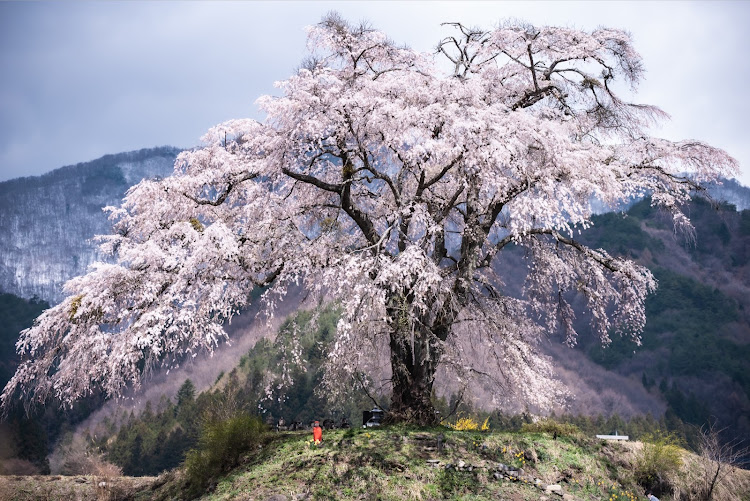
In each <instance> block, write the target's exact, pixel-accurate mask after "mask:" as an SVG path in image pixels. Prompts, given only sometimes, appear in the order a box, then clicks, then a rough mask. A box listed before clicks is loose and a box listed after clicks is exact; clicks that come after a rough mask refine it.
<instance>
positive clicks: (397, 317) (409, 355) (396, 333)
mask: <svg viewBox="0 0 750 501" xmlns="http://www.w3.org/2000/svg"><path fill="white" fill-rule="evenodd" d="M392 304H393V303H392ZM388 313H389V316H390V318H391V321H392V322H391V326H392V330H391V333H390V349H391V371H392V375H391V383H392V387H393V393H392V395H391V407H390V410H389V412H388V414H387V416H386V421H387V422H391V423H394V422H408V423H414V424H419V425H433V424H437V423H438V422H440V416H439V415H438V414H437V413H436V412H435V406H434V405H433V403H432V387H433V383H434V381H435V372H436V370H437V367H438V364H439V363H440V357H441V356H442V354H443V351H442V344H441V341H444V340H445V338H446V336H447V332H448V328H447V327H446V326H445V325H443V322H441V321H440V320H435V321H433V322H432V323H433V325H432V326H429V325H426V324H429V323H430V322H426V321H425V319H418V320H414V319H411V321H408V320H407V319H408V316H407V315H405V314H404V311H403V309H401V308H398V307H394V308H389V312H388ZM435 324H437V325H435Z"/></svg>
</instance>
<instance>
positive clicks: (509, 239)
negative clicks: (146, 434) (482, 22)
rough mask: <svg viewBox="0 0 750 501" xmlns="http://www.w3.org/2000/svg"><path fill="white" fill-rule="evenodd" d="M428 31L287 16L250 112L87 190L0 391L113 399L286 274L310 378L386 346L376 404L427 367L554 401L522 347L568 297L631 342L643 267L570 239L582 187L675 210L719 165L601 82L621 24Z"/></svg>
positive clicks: (584, 207) (538, 360) (609, 70)
mask: <svg viewBox="0 0 750 501" xmlns="http://www.w3.org/2000/svg"><path fill="white" fill-rule="evenodd" d="M446 29H450V33H452V35H450V36H448V37H447V38H445V39H443V40H441V41H440V42H439V43H438V45H437V48H436V51H435V52H434V53H432V54H428V53H420V52H416V51H414V50H411V49H409V48H405V47H400V46H398V45H396V44H395V43H393V42H392V41H391V40H389V39H388V38H387V37H386V35H385V34H384V33H382V32H380V31H377V30H374V29H371V28H370V27H369V26H367V25H364V24H363V25H357V26H355V25H351V24H349V23H347V22H346V21H344V20H342V19H341V18H340V17H339V16H338V15H336V14H329V15H328V16H326V17H325V18H324V19H323V20H322V22H321V23H320V24H318V25H316V26H313V27H310V28H309V30H308V35H309V36H308V40H309V50H310V56H309V58H308V59H306V61H305V62H304V63H303V64H302V65H301V67H300V69H299V70H298V71H296V72H295V73H294V74H293V75H292V76H291V77H290V78H289V79H288V80H285V81H283V82H280V83H278V84H277V85H278V88H279V89H280V92H279V94H280V95H279V96H277V97H271V96H265V97H262V98H260V99H259V100H258V103H259V105H260V107H261V108H262V110H263V111H264V112H265V113H266V119H265V120H264V121H263V122H257V121H254V120H250V119H241V120H232V121H229V122H226V123H224V124H221V125H218V126H216V127H215V128H213V129H211V130H210V131H209V132H208V133H207V134H206V135H205V136H204V137H203V142H204V146H203V147H201V148H200V149H195V150H192V151H186V152H184V153H182V154H181V155H180V156H179V158H178V159H177V162H176V164H175V170H174V174H173V175H172V176H170V177H168V178H166V179H162V180H146V181H143V182H141V183H140V184H138V185H137V186H135V187H134V188H132V189H131V190H130V191H129V192H128V194H127V196H126V198H125V199H124V201H123V203H122V205H121V207H119V208H116V209H110V210H111V218H112V220H113V224H114V232H113V234H112V235H109V236H104V237H101V239H102V242H101V245H102V249H103V250H104V251H105V252H107V253H109V254H111V256H112V259H111V260H110V261H109V262H108V263H99V264H96V265H95V266H94V267H93V268H92V269H91V270H90V272H89V273H88V274H87V275H84V276H81V277H78V278H75V279H72V280H71V281H69V282H68V283H67V284H66V285H65V290H66V293H67V294H68V296H67V298H66V299H65V300H64V301H63V302H62V303H60V304H59V305H57V306H55V307H53V308H51V309H49V310H47V311H46V312H44V313H43V314H42V315H41V316H40V317H39V318H38V319H37V321H36V323H35V324H34V326H33V327H32V328H30V329H28V330H26V331H24V332H23V333H22V336H21V338H20V340H19V342H18V351H19V353H20V354H21V355H22V357H23V362H22V363H21V365H20V366H19V368H18V370H17V372H16V374H15V376H14V377H13V378H12V380H11V381H10V382H9V383H8V385H7V386H6V388H5V391H4V393H3V395H2V403H3V405H4V406H5V407H6V408H7V406H9V405H10V403H11V402H13V401H16V400H17V399H19V398H20V399H22V400H23V401H26V402H45V401H47V400H48V399H57V400H61V401H62V402H65V403H72V402H73V401H75V400H76V399H79V398H81V397H83V396H85V395H87V394H88V393H90V392H91V391H93V390H94V389H101V390H103V391H104V392H105V393H106V394H107V395H111V396H113V395H119V394H121V393H122V392H123V390H124V389H125V388H127V387H129V386H131V385H136V386H137V385H138V384H139V381H141V378H142V377H143V374H144V372H146V371H148V370H149V369H151V368H153V367H156V366H162V365H167V366H169V365H172V364H175V363H178V362H179V361H180V360H182V359H184V357H188V356H190V355H194V354H196V353H198V352H199V351H202V350H209V351H210V350H213V349H214V348H215V347H216V345H217V344H218V343H219V342H221V341H222V339H223V338H225V337H226V334H225V332H224V330H223V327H222V325H223V323H225V322H226V321H228V320H229V319H231V317H232V315H234V314H236V313H237V312H238V311H239V310H241V309H242V308H243V307H245V306H247V304H248V301H249V298H250V295H251V292H252V291H253V290H256V289H257V288H259V287H262V288H263V290H264V291H265V292H264V293H263V296H262V298H261V301H263V302H264V306H265V309H264V311H265V312H267V313H268V314H273V311H274V308H275V307H276V306H277V304H278V301H279V300H281V299H283V297H284V295H285V294H287V292H288V291H289V289H290V288H291V287H300V286H301V287H303V288H305V289H307V290H308V291H309V292H311V293H315V294H318V295H319V297H321V298H324V299H325V300H327V301H335V302H337V303H338V304H339V305H340V307H341V309H342V316H341V319H340V321H339V323H338V327H337V332H336V335H335V341H334V343H333V344H332V345H331V347H330V353H329V354H328V372H327V374H328V376H327V379H326V383H327V384H328V385H330V387H331V388H332V390H331V391H333V389H334V388H335V387H336V384H339V385H341V384H348V382H349V381H350V379H349V378H352V377H356V376H358V375H359V374H361V371H362V370H363V368H364V367H366V366H367V363H366V361H367V360H368V359H369V358H370V357H372V356H373V353H376V352H378V350H380V352H381V353H382V352H385V353H387V354H388V355H387V357H388V358H389V362H390V363H389V365H390V367H388V368H387V371H386V372H387V374H386V376H387V381H388V388H389V390H390V394H391V401H390V406H389V416H390V419H392V420H405V421H411V422H417V423H432V422H434V421H435V419H436V418H435V412H434V408H433V404H432V402H431V396H432V395H433V385H434V381H435V376H436V371H437V370H438V367H439V366H440V367H445V370H446V371H448V373H450V374H452V375H453V376H454V377H456V378H458V380H460V381H469V380H470V379H471V378H475V377H476V378H484V379H485V380H486V382H487V384H488V387H489V388H492V391H493V393H494V394H495V395H497V396H498V397H503V396H508V395H511V394H513V393H511V392H514V391H515V392H516V393H515V394H513V395H515V396H516V397H518V398H524V399H525V400H526V401H529V402H530V403H534V404H544V403H546V402H555V401H557V400H559V399H560V397H561V395H563V392H562V390H561V388H560V387H559V386H558V385H556V384H554V382H552V366H551V363H550V361H549V360H548V359H546V358H545V357H543V356H541V355H540V354H539V352H538V348H537V344H538V342H539V340H540V339H541V337H542V336H543V335H544V334H545V333H549V332H553V331H558V330H560V331H562V332H564V335H565V338H566V340H567V343H569V344H571V345H572V344H575V342H576V338H577V335H578V334H577V332H576V330H575V327H574V319H575V313H574V310H573V308H572V306H571V298H574V297H577V298H582V304H584V305H585V309H586V318H590V330H591V331H592V332H593V333H595V335H597V336H599V337H600V338H601V341H602V343H604V344H607V343H608V342H609V339H610V337H609V336H610V335H621V336H628V337H630V338H632V340H633V341H635V342H636V343H638V342H639V340H640V334H641V332H642V329H643V327H644V324H645V322H646V317H645V313H644V300H645V298H646V296H647V295H648V294H649V293H650V292H652V291H653V290H654V289H655V287H656V282H655V280H654V278H653V276H652V275H651V273H650V272H649V271H648V270H647V269H645V268H643V267H641V266H638V265H636V264H635V263H633V262H631V261H629V260H627V259H623V258H619V257H615V256H612V255H610V254H609V253H607V252H606V251H605V250H603V249H593V248H589V247H587V246H585V245H583V244H581V243H580V242H579V241H577V240H576V239H575V238H576V236H577V235H578V233H579V231H580V230H585V229H586V228H587V227H588V226H590V224H591V215H592V209H591V202H592V201H594V200H595V201H597V202H603V203H605V204H607V205H609V206H610V207H613V208H616V207H617V206H618V204H620V203H621V202H623V201H626V200H630V199H632V198H633V197H641V196H645V195H650V196H651V200H652V203H653V204H654V205H657V206H659V207H661V208H663V209H664V210H665V211H668V212H670V213H671V214H672V216H673V218H674V222H675V225H676V226H677V227H681V228H687V229H688V230H689V229H690V228H691V227H690V222H689V221H688V219H687V218H686V217H685V215H684V214H683V213H682V212H681V209H680V207H681V204H683V203H684V202H685V201H687V200H688V199H689V197H690V196H691V194H692V193H694V192H695V191H697V190H700V189H701V185H702V184H703V183H705V182H709V181H716V180H717V179H719V178H720V177H721V176H731V175H732V174H735V173H736V172H737V164H736V161H735V160H734V159H732V158H731V157H730V156H728V155H727V154H726V153H725V152H724V151H722V150H719V149H716V148H713V147H711V146H709V145H707V144H704V143H702V142H699V141H692V140H691V141H677V142H674V141H668V140H664V139H659V138H655V137H651V136H649V134H648V132H647V130H648V128H649V127H650V126H652V125H653V124H655V123H657V122H658V121H660V120H662V119H664V118H666V115H665V113H664V112H662V111H661V110H660V109H658V108H657V107H655V106H650V105H643V104H632V103H630V102H626V100H624V98H623V97H622V91H626V92H629V91H630V90H632V89H635V87H636V85H637V84H638V82H639V80H640V79H641V78H642V76H643V66H642V61H641V58H640V57H639V55H638V53H637V52H636V51H635V50H634V48H633V46H632V43H631V39H630V36H629V35H628V34H627V33H625V32H624V31H621V30H617V29H606V28H600V29H597V30H594V31H591V32H586V31H579V30H575V29H570V28H557V27H534V26H531V25H526V24H519V23H506V24H503V25H500V26H499V27H498V28H496V29H493V30H489V31H486V30H480V29H469V28H467V27H465V26H463V25H461V24H458V23H449V24H447V25H446ZM511 248H515V249H519V248H520V249H522V250H523V256H524V259H525V260H526V263H527V266H528V269H527V270H526V281H525V285H524V288H523V292H522V294H520V295H519V294H516V295H515V296H511V295H508V294H507V293H506V292H505V291H504V288H503V276H504V274H505V273H507V271H508V270H507V269H504V268H503V266H502V265H501V264H500V256H501V255H502V254H503V252H504V251H508V250H509V249H511ZM579 314H580V313H579ZM587 330H588V328H587ZM467 346H471V347H473V349H480V348H481V353H482V354H483V356H484V357H485V358H486V360H487V361H488V362H491V365H492V367H493V369H492V370H485V369H482V370H479V369H478V368H477V367H476V366H475V365H474V364H472V363H471V357H467V356H466V349H467ZM483 367H484V366H483ZM518 392H520V393H521V394H520V395H518Z"/></svg>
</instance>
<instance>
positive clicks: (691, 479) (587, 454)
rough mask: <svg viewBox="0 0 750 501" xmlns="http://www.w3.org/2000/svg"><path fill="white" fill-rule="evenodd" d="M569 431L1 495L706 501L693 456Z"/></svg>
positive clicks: (742, 494) (438, 441) (279, 442)
mask: <svg viewBox="0 0 750 501" xmlns="http://www.w3.org/2000/svg"><path fill="white" fill-rule="evenodd" d="M539 429H543V427H540V428H539ZM560 430H561V433H559V434H558V436H557V437H555V436H554V435H553V434H551V433H549V432H540V431H536V432H534V431H527V432H522V433H505V432H479V431H458V430H453V429H448V428H443V427H440V428H429V429H422V428H412V427H402V426H395V427H383V428H374V429H366V430H365V429H358V428H356V429H350V430H335V431H326V432H324V435H323V443H322V444H321V445H319V446H316V445H313V444H312V443H311V437H312V435H311V433H309V432H284V433H265V434H263V435H262V436H260V437H259V440H258V442H257V443H254V444H253V445H252V446H251V447H250V449H249V450H248V451H246V452H245V453H243V454H241V455H240V456H239V457H238V459H237V465H236V466H235V467H234V468H228V469H227V470H226V471H224V472H222V473H221V474H220V475H218V476H215V477H212V478H211V479H210V480H209V482H208V483H207V485H202V486H201V487H200V488H199V489H196V485H195V484H192V483H191V478H190V476H189V474H188V473H187V471H186V470H185V469H177V470H172V471H170V472H167V473H165V474H162V475H161V476H160V477H158V478H156V479H154V478H146V477H141V478H139V479H130V478H127V477H126V478H94V477H0V497H2V498H3V499H18V500H32V499H52V498H54V497H55V493H58V494H62V493H65V494H66V497H70V498H77V499H82V500H85V499H111V500H114V499H135V500H173V499H192V498H199V499H204V500H251V499H263V500H275V501H282V500H287V501H292V500H303V499H304V500H324V499H332V500H333V499H336V500H339V499H341V500H376V499H378V500H407V499H410V500H411V499H419V500H439V499H455V500H459V499H461V500H484V499H488V500H489V499H503V500H512V501H521V500H543V499H547V500H550V501H551V500H556V499H563V500H608V501H616V500H617V501H632V500H643V499H645V496H643V488H642V487H641V485H642V484H643V479H644V478H646V477H644V475H646V476H647V475H660V478H661V483H660V484H659V485H660V486H661V488H662V489H663V491H662V492H660V493H657V494H660V499H661V500H662V501H665V500H672V499H675V500H676V499H683V500H691V499H700V497H699V496H698V493H699V492H700V489H701V488H702V485H703V477H704V473H705V471H706V470H705V469H704V466H705V463H703V462H702V460H701V459H700V458H699V457H697V456H696V455H694V454H691V453H688V452H687V451H684V450H682V449H679V448H677V447H674V446H673V445H670V444H666V445H665V443H664V442H662V443H661V445H658V444H657V445H653V444H642V443H640V442H624V443H620V442H605V441H601V440H597V439H595V438H592V437H588V436H585V435H583V434H581V433H580V432H572V433H569V434H565V431H566V428H564V427H561V428H560ZM568 431H570V430H569V429H568ZM675 458H676V461H677V462H676V463H673V461H674V460H675ZM670 465H672V467H670ZM101 482H105V484H104V485H102V484H101ZM66 489H67V490H66ZM714 499H717V500H725V501H743V500H748V499H750V472H748V471H744V470H733V471H731V473H730V475H729V476H727V477H726V478H725V479H724V480H722V482H721V485H719V487H718V488H717V490H716V491H715V495H714Z"/></svg>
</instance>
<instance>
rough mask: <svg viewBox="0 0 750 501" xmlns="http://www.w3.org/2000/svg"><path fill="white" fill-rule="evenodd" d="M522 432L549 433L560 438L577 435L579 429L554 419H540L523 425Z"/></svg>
mask: <svg viewBox="0 0 750 501" xmlns="http://www.w3.org/2000/svg"><path fill="white" fill-rule="evenodd" d="M521 431H522V432H524V433H549V434H550V435H555V434H556V435H557V436H560V437H563V436H571V435H575V434H577V433H578V432H579V430H578V427H577V426H576V425H574V424H570V423H558V422H557V421H555V420H554V419H550V418H546V419H540V420H539V421H537V422H536V423H523V424H522V425H521Z"/></svg>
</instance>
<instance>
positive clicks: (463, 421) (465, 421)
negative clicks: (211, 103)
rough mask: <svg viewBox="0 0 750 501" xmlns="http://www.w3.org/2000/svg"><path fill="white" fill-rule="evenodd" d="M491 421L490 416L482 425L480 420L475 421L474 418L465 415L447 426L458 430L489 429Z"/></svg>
mask: <svg viewBox="0 0 750 501" xmlns="http://www.w3.org/2000/svg"><path fill="white" fill-rule="evenodd" d="M489 422H490V418H487V419H485V420H484V423H482V424H481V425H480V424H479V422H478V421H475V420H474V419H473V418H470V417H464V418H459V419H458V420H456V422H455V423H454V424H448V425H447V426H448V427H449V428H453V429H454V430H458V431H480V430H481V431H489V429H490V424H489Z"/></svg>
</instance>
